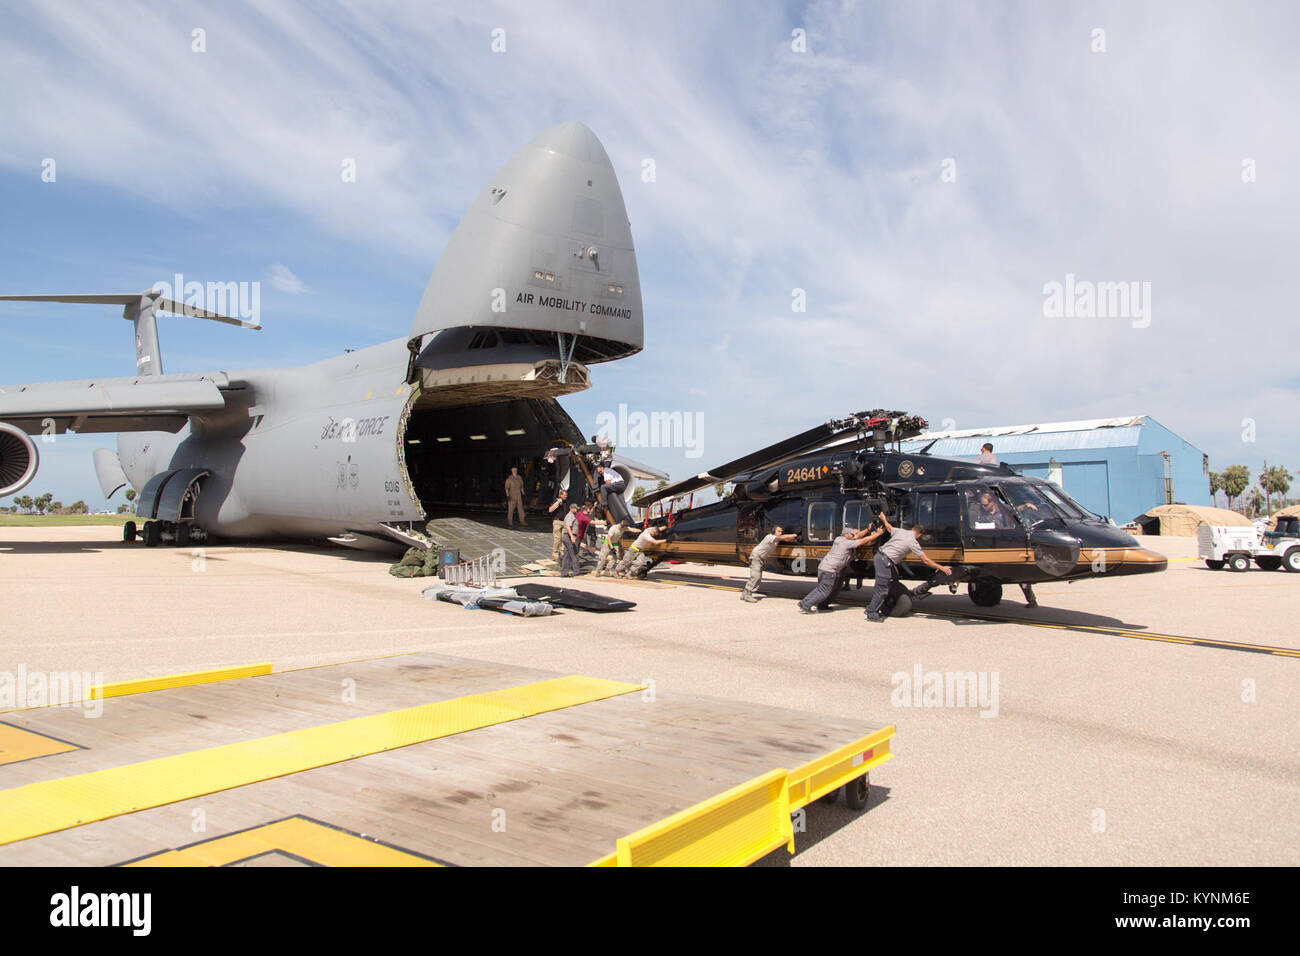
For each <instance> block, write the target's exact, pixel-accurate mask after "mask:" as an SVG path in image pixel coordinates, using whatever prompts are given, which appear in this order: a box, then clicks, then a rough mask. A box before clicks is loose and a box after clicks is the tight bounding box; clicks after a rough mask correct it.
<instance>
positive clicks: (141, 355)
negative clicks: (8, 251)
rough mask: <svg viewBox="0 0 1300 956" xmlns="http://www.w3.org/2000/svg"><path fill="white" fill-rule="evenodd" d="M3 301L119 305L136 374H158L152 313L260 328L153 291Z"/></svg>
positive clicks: (9, 297) (3, 297) (4, 297)
mask: <svg viewBox="0 0 1300 956" xmlns="http://www.w3.org/2000/svg"><path fill="white" fill-rule="evenodd" d="M0 301H3V302H68V303H73V304H76V305H120V306H123V309H122V317H123V318H124V319H130V320H131V321H132V322H133V323H134V325H135V368H136V372H137V373H139V374H140V375H161V374H162V373H163V370H162V354H161V351H160V349H159V347H158V325H157V322H156V321H155V318H154V314H155V312H156V311H157V310H159V309H161V310H163V311H164V312H174V313H176V314H177V315H187V316H190V317H191V318H195V319H209V320H211V321H213V322H223V323H225V324H226V325H238V326H240V327H241V328H245V329H261V325H259V324H258V323H257V322H249V321H247V320H246V319H236V318H234V317H232V316H229V315H222V314H221V313H220V312H212V311H209V310H208V309H200V308H199V307H198V306H194V305H186V304H185V303H184V302H177V301H176V300H175V299H168V298H165V297H164V296H163V295H162V293H160V292H156V291H154V290H153V289H147V290H145V291H144V292H121V293H119V292H102V293H98V292H97V293H90V294H85V295H82V294H75V295H0Z"/></svg>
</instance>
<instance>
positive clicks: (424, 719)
mask: <svg viewBox="0 0 1300 956" xmlns="http://www.w3.org/2000/svg"><path fill="white" fill-rule="evenodd" d="M643 689H644V686H643V685H641V684H627V683H622V682H619V681H609V680H600V679H597V678H592V677H577V676H572V677H560V678H556V679H554V680H546V681H538V682H537V683H533V684H524V685H522V686H520V687H512V688H508V689H506V690H499V691H491V692H489V693H486V694H471V695H469V696H466V697H457V698H455V699H453V700H447V701H440V702H438V703H434V704H422V705H419V706H417V707H408V708H405V709H403V710H395V711H392V712H390V713H386V714H374V715H371V716H368V717H356V718H353V719H351V720H344V721H339V722H337V723H332V724H323V725H320V726H317V727H308V728H306V729H304V730H294V731H290V732H288V733H283V734H274V735H272V736H269V737H261V738H258V739H255V740H248V741H243V742H240V743H234V744H224V745H222V746H219V747H209V748H207V749H204V750H196V751H191V752H189V753H183V754H175V755H173V756H170V757H160V758H158V759H155V760H146V761H143V762H140V763H134V764H128V765H126V766H123V767H113V768H111V769H108V770H95V771H91V772H89V773H83V774H77V775H74V776H70V777H62V778H60V779H57V780H44V781H40V782H38V783H30V784H27V785H25V786H22V787H15V788H13V789H10V790H3V791H0V845H3V844H6V843H13V842H15V841H17V840H26V839H29V838H31V837H34V836H41V835H42V834H46V833H54V832H56V831H58V830H64V829H67V828H69V827H75V826H80V825H82V824H86V823H92V822H94V821H96V820H105V819H108V818H109V817H115V816H119V815H121V814H124V813H134V812H136V811H139V810H147V809H151V808H153V807H160V806H163V805H165V804H168V803H176V802H177V801H180V800H189V799H192V798H193V797H199V796H203V795H205V794H209V793H216V792H217V791H220V790H230V789H232V788H234V787H243V786H247V785H248V784H251V783H258V782H260V781H262V780H270V779H272V778H274V777H283V776H287V775H289V774H294V773H299V772H301V771H303V770H311V769H313V768H316V767H324V766H327V765H328V764H333V763H339V762H340V761H343V760H351V759H353V758H355V757H364V756H367V755H369V754H375V753H380V752H382V751H385V750H395V749H397V748H399V747H408V746H410V745H412V744H418V743H423V742H425V741H428V740H436V739H437V738H439V737H448V736H451V735H453V734H459V733H464V732H465V731H469V730H476V729H478V728H480V727H488V726H491V725H493V724H500V723H505V722H507V721H511V720H518V719H520V718H523V717H531V716H533V715H534V714H540V713H544V712H546V711H552V710H560V709H562V708H565V707H572V706H574V705H577V704H586V703H590V702H592V701H597V700H603V699H605V698H608V697H616V696H619V695H621V694H630V693H632V692H634V691H639V690H643Z"/></svg>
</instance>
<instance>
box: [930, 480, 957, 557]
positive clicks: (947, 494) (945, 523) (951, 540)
mask: <svg viewBox="0 0 1300 956" xmlns="http://www.w3.org/2000/svg"><path fill="white" fill-rule="evenodd" d="M928 497H931V498H933V499H934V504H933V505H932V506H931V508H930V512H931V514H930V523H929V524H928V525H927V527H929V528H930V530H929V531H927V532H926V533H925V537H924V539H923V540H922V542H921V545H922V547H932V548H933V549H934V553H933V554H931V555H930V557H931V558H932V559H933V560H935V561H940V562H944V561H960V560H961V559H962V550H961V503H960V502H959V501H958V495H957V492H955V491H940V492H937V493H935V494H933V495H929V496H928Z"/></svg>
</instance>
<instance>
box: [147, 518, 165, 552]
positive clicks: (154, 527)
mask: <svg viewBox="0 0 1300 956" xmlns="http://www.w3.org/2000/svg"><path fill="white" fill-rule="evenodd" d="M160 543H162V525H161V524H159V523H158V522H157V521H146V522H145V523H144V546H145V547H146V548H156V547H158V545H159V544H160Z"/></svg>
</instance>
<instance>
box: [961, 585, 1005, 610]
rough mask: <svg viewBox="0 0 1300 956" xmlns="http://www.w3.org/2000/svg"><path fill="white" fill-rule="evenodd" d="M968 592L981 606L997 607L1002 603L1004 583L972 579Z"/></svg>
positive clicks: (967, 587)
mask: <svg viewBox="0 0 1300 956" xmlns="http://www.w3.org/2000/svg"><path fill="white" fill-rule="evenodd" d="M966 593H967V594H968V595H970V599H971V600H972V601H974V602H975V603H976V604H978V605H979V606H980V607H997V605H999V604H1001V603H1002V584H1001V582H999V581H972V582H971V583H970V584H968V585H966Z"/></svg>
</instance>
